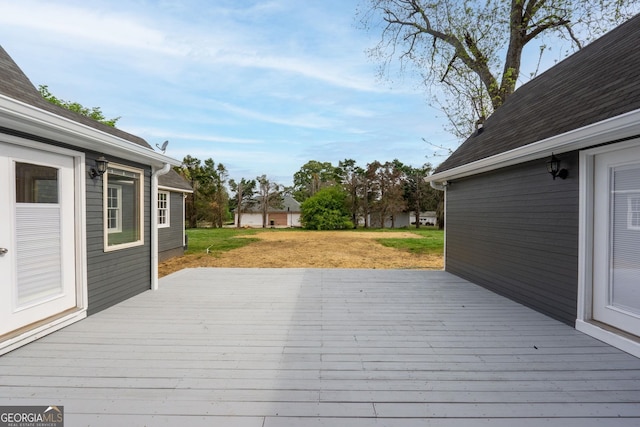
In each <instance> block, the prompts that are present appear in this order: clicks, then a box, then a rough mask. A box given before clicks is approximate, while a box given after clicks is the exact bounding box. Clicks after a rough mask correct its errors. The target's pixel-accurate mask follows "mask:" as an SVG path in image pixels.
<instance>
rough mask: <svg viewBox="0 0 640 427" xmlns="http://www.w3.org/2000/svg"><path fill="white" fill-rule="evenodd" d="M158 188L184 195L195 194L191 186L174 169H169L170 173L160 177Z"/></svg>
mask: <svg viewBox="0 0 640 427" xmlns="http://www.w3.org/2000/svg"><path fill="white" fill-rule="evenodd" d="M158 187H160V188H161V189H167V190H179V191H181V192H183V193H193V188H191V184H189V183H188V182H187V180H186V179H184V177H182V175H180V174H179V173H178V172H176V171H175V170H173V169H169V172H167V173H165V174H164V175H160V176H158Z"/></svg>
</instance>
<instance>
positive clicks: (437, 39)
mask: <svg viewBox="0 0 640 427" xmlns="http://www.w3.org/2000/svg"><path fill="white" fill-rule="evenodd" d="M365 3H366V4H367V5H368V6H365V8H364V9H363V10H362V12H361V14H360V20H361V23H362V25H363V27H364V28H368V29H371V28H372V29H375V30H376V31H377V30H380V31H381V39H380V42H379V43H378V44H377V46H375V47H374V48H373V49H371V50H370V51H369V53H370V56H371V57H372V58H374V59H375V60H378V61H380V63H381V73H383V74H385V73H387V72H388V70H389V69H391V68H392V67H391V64H392V62H393V61H395V60H396V59H399V61H400V64H401V69H403V70H405V69H406V67H407V66H409V65H410V66H414V67H415V69H416V70H417V71H418V73H419V74H420V75H421V77H422V79H423V81H424V83H425V85H426V86H427V88H429V90H430V94H431V96H432V98H433V99H434V101H435V103H436V104H438V105H440V106H441V108H442V109H443V111H444V112H445V114H446V115H447V117H448V119H449V121H450V126H449V130H450V131H451V132H453V133H454V134H455V135H456V136H458V137H460V138H462V139H465V138H467V137H468V136H469V135H471V134H472V133H473V131H474V127H475V123H476V122H477V121H479V120H483V118H484V117H488V116H489V115H490V114H491V113H492V112H493V111H494V110H495V109H497V108H499V107H500V106H501V105H502V104H503V103H504V102H505V101H506V100H507V99H508V98H509V96H510V95H511V94H512V93H513V91H514V90H515V88H516V85H517V83H518V81H519V79H520V78H521V67H522V55H523V52H524V49H525V48H526V47H527V46H529V45H532V46H533V45H534V44H537V49H538V51H539V54H540V55H542V54H543V53H544V52H546V51H548V50H549V49H550V48H549V47H548V46H549V44H548V43H547V42H548V41H551V40H553V38H554V37H555V39H556V40H558V39H564V40H567V41H568V42H569V45H570V49H569V51H571V50H575V49H580V48H581V47H582V45H583V44H584V43H586V42H589V41H591V40H593V39H594V38H596V37H598V36H599V35H601V34H603V33H604V32H606V31H608V30H609V29H611V28H613V27H615V26H616V25H618V24H619V23H620V22H623V21H625V20H627V19H629V18H630V17H631V16H633V15H635V14H636V13H637V12H638V5H637V2H635V1H632V0H511V1H506V0H365ZM534 41H535V43H534ZM532 49H533V50H535V49H536V47H535V46H534V47H532ZM534 74H535V71H534Z"/></svg>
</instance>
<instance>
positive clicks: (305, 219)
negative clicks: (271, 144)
mask: <svg viewBox="0 0 640 427" xmlns="http://www.w3.org/2000/svg"><path fill="white" fill-rule="evenodd" d="M176 171H177V172H178V173H179V174H180V175H181V176H183V177H184V178H185V179H186V180H187V181H188V182H189V183H190V184H191V187H192V188H193V193H192V194H190V195H188V196H187V202H186V216H187V221H188V225H189V227H191V228H197V227H198V226H211V227H222V226H223V225H224V224H225V223H228V222H230V221H233V220H234V215H233V213H236V214H237V222H235V225H236V226H237V227H242V215H243V214H244V213H246V212H248V211H252V212H255V211H258V212H260V213H261V214H262V226H263V227H267V222H268V212H269V209H270V208H282V206H283V203H284V197H285V196H290V197H293V198H294V199H296V200H297V201H298V202H300V203H301V204H302V205H301V210H302V214H301V222H302V225H303V226H304V227H305V228H311V229H340V228H354V227H357V226H358V225H362V226H364V227H365V228H369V227H372V226H375V227H384V226H385V224H386V223H389V224H390V225H391V227H394V226H395V222H396V219H397V217H398V215H399V214H400V213H406V212H415V213H417V214H416V217H415V226H416V227H419V226H420V221H419V213H420V212H423V211H427V210H430V211H437V212H439V211H440V210H441V209H439V207H440V205H441V203H442V200H441V195H440V193H439V192H438V191H436V190H434V189H433V188H431V187H430V186H429V184H428V183H426V182H425V178H426V177H427V176H428V175H429V174H430V173H431V165H429V164H425V165H423V166H421V167H413V166H409V165H405V164H403V163H402V162H400V161H399V160H397V159H396V160H393V161H390V162H389V161H388V162H385V163H381V162H379V161H374V162H371V163H368V164H366V165H364V166H359V165H357V163H356V161H355V160H353V159H345V160H343V161H340V162H339V163H338V165H337V166H334V165H333V164H331V163H330V162H320V161H317V160H310V161H308V162H307V163H305V164H304V165H303V166H302V167H301V168H300V170H299V171H298V172H296V173H295V174H294V176H293V186H291V187H287V186H283V185H281V184H278V183H276V182H274V181H272V180H270V179H269V178H267V176H266V175H260V176H257V177H256V178H254V179H249V178H245V177H243V178H241V179H239V180H234V179H228V176H229V173H228V171H227V169H226V167H225V166H224V165H223V164H222V163H218V164H216V163H215V162H214V161H213V160H212V159H207V160H205V161H201V160H199V159H197V158H195V157H192V156H186V157H185V158H184V159H183V162H182V166H180V167H178V168H176ZM438 217H439V221H438V225H439V226H440V227H443V226H444V222H443V221H442V219H443V218H442V215H438Z"/></svg>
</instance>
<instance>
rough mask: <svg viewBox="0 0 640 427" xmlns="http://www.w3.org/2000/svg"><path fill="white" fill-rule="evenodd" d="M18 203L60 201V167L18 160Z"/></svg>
mask: <svg viewBox="0 0 640 427" xmlns="http://www.w3.org/2000/svg"><path fill="white" fill-rule="evenodd" d="M16 202H17V203H58V169H56V168H52V167H48V166H40V165H32V164H30V163H20V162H16Z"/></svg>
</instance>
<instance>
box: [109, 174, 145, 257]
mask: <svg viewBox="0 0 640 427" xmlns="http://www.w3.org/2000/svg"><path fill="white" fill-rule="evenodd" d="M103 181H104V182H103V192H104V194H103V196H104V218H105V221H104V241H105V245H104V250H105V251H113V250H117V249H124V248H128V247H132V246H138V245H143V244H144V235H143V224H144V207H143V205H144V203H143V197H144V196H143V195H144V172H143V171H142V170H141V169H136V168H131V167H128V166H120V165H113V164H110V165H109V168H108V169H107V172H106V173H105V174H104V175H103Z"/></svg>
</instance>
